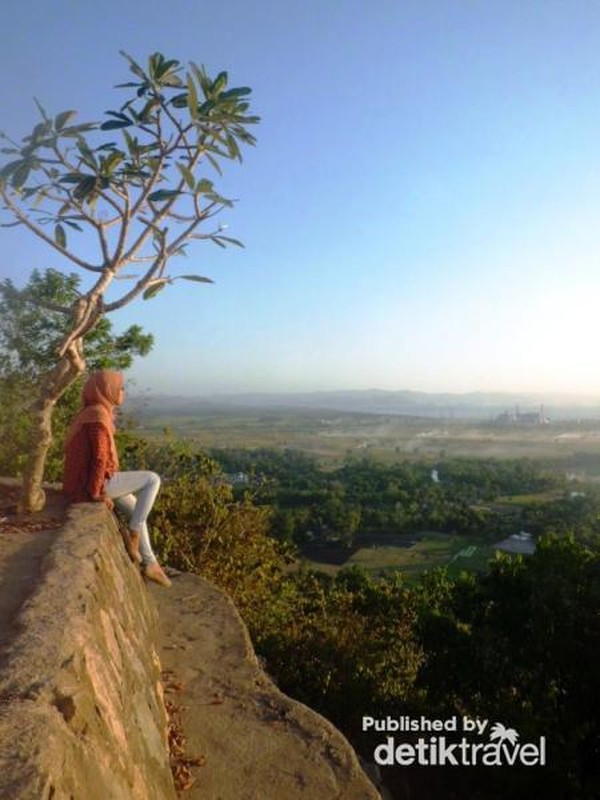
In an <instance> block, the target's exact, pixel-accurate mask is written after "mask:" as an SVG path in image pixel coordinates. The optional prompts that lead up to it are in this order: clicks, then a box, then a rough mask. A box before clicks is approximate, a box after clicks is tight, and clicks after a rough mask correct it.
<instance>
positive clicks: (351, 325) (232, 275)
mask: <svg viewBox="0 0 600 800" xmlns="http://www.w3.org/2000/svg"><path fill="white" fill-rule="evenodd" d="M2 17H3V20H4V22H3V25H2V32H1V33H0V68H1V72H2V75H3V78H4V79H3V81H2V82H1V83H0V129H2V130H5V131H6V132H7V133H10V134H11V135H12V136H13V137H18V138H20V137H22V136H24V135H26V134H27V133H28V132H29V131H30V130H31V128H32V127H33V125H34V124H35V123H36V122H37V116H36V115H37V112H36V109H35V106H34V104H33V100H32V98H33V97H34V96H35V97H37V98H38V99H39V100H40V101H41V102H42V103H43V104H44V106H45V107H46V108H47V109H48V110H49V111H50V112H52V113H57V112H59V111H63V110H66V109H71V108H72V109H77V110H78V113H79V117H80V119H81V120H84V119H99V118H101V117H102V114H103V112H104V111H105V110H106V109H108V108H115V107H116V106H117V105H118V103H119V99H120V97H121V96H120V95H119V94H118V93H117V91H116V90H115V89H114V88H113V86H114V85H115V84H116V83H119V82H121V81H123V80H127V79H128V77H129V76H128V73H127V65H126V63H125V62H124V61H123V59H122V58H121V56H119V50H126V51H127V52H129V53H130V54H131V55H132V56H134V57H135V58H136V59H138V60H140V61H144V60H145V59H146V58H147V56H148V55H149V54H150V53H152V52H154V51H156V50H158V51H160V52H162V53H164V54H165V55H166V56H168V57H173V58H177V59H179V60H181V61H182V62H187V61H189V60H192V61H195V62H197V63H200V64H204V65H205V66H206V67H207V69H208V71H209V73H212V74H216V73H217V72H219V71H220V70H223V69H224V70H227V71H228V73H229V76H230V83H231V85H235V86H239V85H247V86H251V87H252V89H253V94H252V108H253V111H254V112H255V113H257V114H259V115H260V117H261V123H260V125H258V126H256V128H255V129H254V130H253V133H254V134H255V135H256V136H257V139H258V143H257V146H256V148H249V149H247V150H246V151H245V152H244V161H243V163H242V164H237V163H235V162H231V163H228V164H227V167H226V170H225V174H224V177H223V179H222V181H221V183H220V184H218V185H219V186H221V187H222V188H223V191H224V193H225V194H226V195H228V196H231V197H235V198H237V199H238V200H239V201H238V202H237V203H236V205H235V207H234V208H233V209H232V210H228V211H227V212H226V213H224V214H223V215H222V222H223V224H226V225H227V226H228V231H227V233H228V235H231V236H234V237H236V238H239V239H241V240H242V241H243V242H244V244H245V249H243V250H241V249H238V248H231V249H228V250H227V251H223V250H221V249H219V248H217V247H215V246H214V245H212V244H210V243H206V242H196V243H194V245H193V247H192V248H191V249H190V251H189V256H188V258H187V260H184V259H179V260H178V261H180V262H182V263H177V264H176V263H173V265H172V273H173V274H178V272H180V271H183V272H199V273H200V274H203V275H206V276H208V277H210V278H212V279H213V280H214V281H215V283H214V285H210V286H208V285H201V284H198V285H196V284H189V283H187V284H186V283H185V282H183V281H180V282H177V283H175V284H174V285H173V286H170V287H168V289H167V290H165V291H164V292H162V293H161V294H160V295H158V296H157V297H155V298H154V299H152V300H151V301H147V302H143V301H138V302H136V303H134V304H132V305H130V306H128V307H127V308H126V309H123V310H122V311H119V312H117V313H116V314H115V315H114V316H113V318H112V321H113V324H114V326H115V328H116V330H122V329H124V328H125V327H127V326H128V325H130V324H133V323H136V324H140V325H142V327H143V328H144V329H146V330H148V331H150V332H152V333H153V334H154V336H155V347H154V350H153V352H152V354H151V355H150V356H148V357H147V358H144V359H139V360H138V361H137V362H136V364H135V365H134V367H133V368H132V369H131V370H130V373H129V377H130V379H131V380H132V381H133V382H134V385H135V386H136V387H137V389H138V390H145V391H150V392H152V393H170V394H187V395H198V394H200V395H201V394H210V393H213V392H237V391H312V390H332V389H367V388H379V389H412V390H419V391H430V392H438V391H444V392H447V391H450V392H466V391H479V390H481V391H492V390H498V391H535V392H541V391H549V392H550V391H552V392H554V391H560V392H573V393H585V394H590V395H598V396H599V397H600V348H599V346H598V344H599V339H600V337H599V335H598V322H597V321H598V317H599V314H598V305H599V304H600V224H599V223H600V4H598V3H597V2H592V1H591V0H590V1H589V2H588V1H587V0H564V2H563V1H561V2H558V0H500V1H499V2H496V0H403V2H398V0H370V1H369V2H366V0H362V1H361V0H302V2H300V1H299V0H296V1H293V0H277V2H275V0H273V1H270V0H250V1H249V0H244V2H242V0H219V2H218V3H216V2H214V0H213V2H211V3H208V2H204V1H203V0H171V2H170V3H164V2H158V0H144V2H140V0H129V2H127V3H123V2H118V3H117V2H114V0H105V2H103V3H102V4H99V3H97V2H92V0H77V2H76V1H75V0H53V2H51V3H50V2H45V1H42V0H30V2H28V3H23V2H15V0H3V3H2ZM2 158H4V159H6V157H4V156H0V159H2ZM0 163H2V162H1V161H0ZM208 174H209V172H208V171H207V175H208ZM210 177H211V178H212V177H215V176H214V175H211V176H210ZM0 240H1V242H2V247H1V249H0V253H1V257H0V276H2V277H10V278H12V279H13V280H15V281H16V282H17V283H18V284H19V285H21V284H23V283H24V282H26V280H27V277H28V275H29V274H30V272H31V270H32V269H34V268H38V269H44V268H46V267H53V268H56V269H63V270H66V271H71V270H72V267H71V266H70V265H69V264H67V263H66V262H63V261H62V260H61V257H60V256H59V255H57V254H56V253H55V252H53V251H52V250H51V249H50V248H48V246H47V245H45V244H43V243H41V242H38V241H37V240H35V239H34V238H32V236H31V235H30V234H28V233H27V232H26V231H24V230H22V229H21V228H3V229H0Z"/></svg>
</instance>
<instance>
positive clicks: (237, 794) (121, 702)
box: [0, 504, 379, 800]
mask: <svg viewBox="0 0 600 800" xmlns="http://www.w3.org/2000/svg"><path fill="white" fill-rule="evenodd" d="M5 535H14V536H18V535H19V534H5ZM39 535H40V536H45V535H49V534H43V533H40V534H39ZM157 607H158V612H157ZM7 631H8V633H7ZM161 661H162V668H163V670H164V671H165V674H167V675H169V676H170V680H171V681H172V682H175V683H176V685H177V687H178V696H177V702H178V704H179V707H180V716H181V723H182V725H183V729H184V732H185V736H186V739H187V747H188V749H189V751H190V753H192V754H199V755H201V759H199V761H200V763H201V764H202V766H200V767H198V768H197V769H196V770H195V773H196V774H195V776H194V777H195V781H194V784H193V786H192V788H191V789H190V790H189V791H188V792H185V793H184V795H182V796H183V797H185V798H189V800H195V798H203V800H296V798H298V800H301V799H302V800H334V799H335V800H376V798H378V797H379V794H378V793H377V791H376V790H375V789H374V787H373V786H372V784H371V783H370V782H369V780H368V779H367V778H366V776H365V774H364V773H363V772H362V770H361V768H360V766H359V764H358V761H357V758H356V755H355V753H354V751H353V750H352V748H351V747H350V745H349V744H348V742H347V741H346V739H344V737H343V736H342V735H341V734H340V733H339V731H337V730H336V729H335V728H334V727H333V726H332V725H331V724H330V723H329V722H328V721H327V720H325V719H324V718H323V717H321V716H319V715H318V714H316V713H315V712H313V711H312V710H310V709H308V708H307V707H306V706H303V705H302V704H300V703H297V702H295V701H293V700H291V699H290V698H288V697H286V696H285V695H283V694H282V693H281V692H279V690H278V689H277V688H276V687H275V686H274V684H273V683H272V682H271V681H270V679H269V678H268V677H267V676H266V675H265V673H264V672H263V671H262V670H261V668H260V666H259V664H258V662H257V659H256V656H255V655H254V651H253V649H252V645H251V643H250V640H249V637H248V634H247V631H246V629H245V626H244V624H243V623H242V621H241V619H240V617H239V615H238V613H237V611H236V609H235V607H234V606H233V604H232V603H231V601H230V600H229V598H228V597H227V596H226V595H225V594H224V593H223V592H221V591H220V590H218V589H216V588H215V587H214V586H212V585H211V584H209V583H208V582H207V581H205V580H203V579H202V578H200V577H198V576H194V575H183V574H180V575H176V576H174V578H173V587H172V588H171V589H169V590H164V589H161V588H159V587H154V586H153V587H151V589H150V590H148V587H147V586H146V585H145V583H144V582H143V580H142V579H141V577H140V575H139V573H138V571H137V570H136V569H135V568H134V567H133V566H132V565H131V564H130V562H129V561H128V559H127V557H126V555H125V551H124V548H123V546H122V543H121V540H120V536H119V534H118V531H117V529H116V525H115V522H114V519H113V518H112V516H111V515H110V514H109V513H108V512H107V511H106V510H105V509H104V508H102V507H98V506H96V505H92V504H86V505H78V506H73V507H72V508H71V509H70V511H69V515H68V518H67V522H66V524H65V525H64V526H63V527H62V528H61V529H60V530H58V531H55V532H53V533H52V540H51V542H50V545H49V547H48V550H47V552H46V553H45V555H44V556H43V559H42V560H41V565H40V568H39V570H38V574H37V576H36V579H35V585H34V587H33V589H32V591H31V592H30V594H29V597H28V599H26V600H25V602H24V603H23V605H22V606H21V607H20V609H17V610H16V612H15V617H14V620H12V621H11V624H10V628H8V627H6V628H5V636H4V644H3V650H2V653H1V654H0V797H2V798H5V797H6V798H11V800H12V799H13V798H14V799H15V800H17V799H18V800H63V799H64V800H96V799H97V800H109V798H113V799H114V800H138V798H139V800H142V799H143V800H171V798H173V799H174V798H176V797H177V794H176V792H175V789H174V785H173V782H172V777H171V771H170V766H169V752H168V747H167V717H166V713H165V708H164V702H163V686H162V683H161V663H160V662H161Z"/></svg>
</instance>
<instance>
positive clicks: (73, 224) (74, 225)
mask: <svg viewBox="0 0 600 800" xmlns="http://www.w3.org/2000/svg"><path fill="white" fill-rule="evenodd" d="M63 222H64V223H65V225H68V226H69V228H73V229H74V230H76V231H79V232H80V233H81V232H82V231H83V228H82V227H81V225H78V224H77V223H76V222H73V221H72V220H70V219H65V220H63Z"/></svg>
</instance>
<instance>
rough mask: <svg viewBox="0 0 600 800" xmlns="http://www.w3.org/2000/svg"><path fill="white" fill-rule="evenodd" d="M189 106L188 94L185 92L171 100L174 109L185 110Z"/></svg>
mask: <svg viewBox="0 0 600 800" xmlns="http://www.w3.org/2000/svg"><path fill="white" fill-rule="evenodd" d="M187 104H188V92H183V93H182V94H176V95H175V97H172V98H171V105H172V106H173V108H185V107H186V106H187Z"/></svg>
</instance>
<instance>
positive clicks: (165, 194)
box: [148, 189, 181, 203]
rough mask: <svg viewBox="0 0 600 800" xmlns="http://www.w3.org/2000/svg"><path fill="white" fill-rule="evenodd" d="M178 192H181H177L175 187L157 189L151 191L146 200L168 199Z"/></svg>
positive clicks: (158, 200) (156, 201) (159, 200)
mask: <svg viewBox="0 0 600 800" xmlns="http://www.w3.org/2000/svg"><path fill="white" fill-rule="evenodd" d="M178 194H181V192H178V191H177V190H176V189H159V190H158V191H156V192H152V194H151V195H150V196H149V197H148V200H150V202H151V203H160V202H161V201H163V200H170V199H171V198H172V197H176V196H177V195H178Z"/></svg>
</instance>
